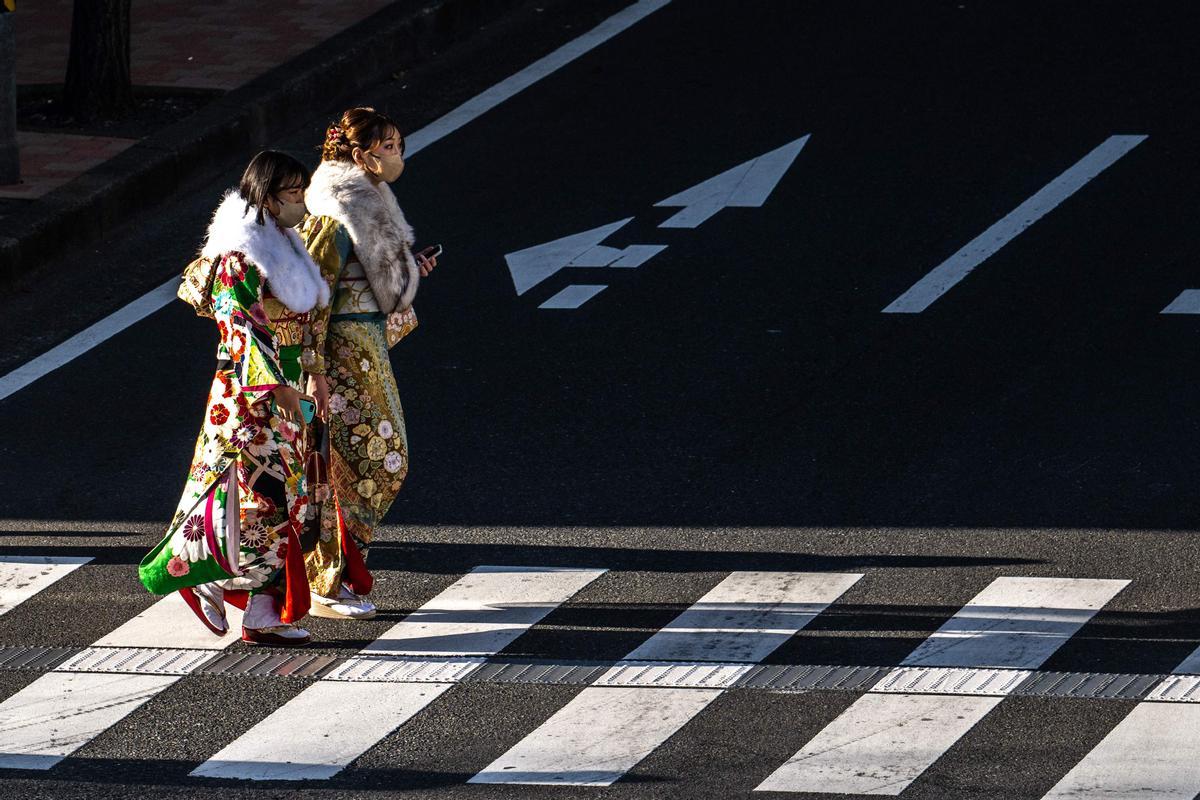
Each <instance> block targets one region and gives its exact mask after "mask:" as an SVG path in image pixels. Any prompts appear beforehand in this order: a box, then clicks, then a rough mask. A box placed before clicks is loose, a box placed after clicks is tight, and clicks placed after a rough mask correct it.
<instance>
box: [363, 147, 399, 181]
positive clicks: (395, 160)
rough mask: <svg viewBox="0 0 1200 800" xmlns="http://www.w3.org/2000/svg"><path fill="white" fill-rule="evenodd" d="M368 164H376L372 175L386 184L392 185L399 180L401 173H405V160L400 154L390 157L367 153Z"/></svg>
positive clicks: (390, 155)
mask: <svg viewBox="0 0 1200 800" xmlns="http://www.w3.org/2000/svg"><path fill="white" fill-rule="evenodd" d="M367 163H373V164H374V169H372V170H371V173H372V174H373V175H375V177H377V178H379V179H380V180H381V181H383V182H384V183H391V182H392V181H394V180H396V179H397V178H399V177H400V173H401V172H403V171H404V159H403V158H402V157H401V156H400V154H399V153H393V154H389V155H380V154H379V153H367Z"/></svg>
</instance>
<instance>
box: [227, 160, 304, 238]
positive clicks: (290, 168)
mask: <svg viewBox="0 0 1200 800" xmlns="http://www.w3.org/2000/svg"><path fill="white" fill-rule="evenodd" d="M311 180H312V173H311V172H309V171H308V167H306V166H304V165H303V164H301V163H300V162H299V161H297V160H296V159H294V158H292V157H291V156H289V155H288V154H287V153H281V152H279V151H278V150H263V151H262V152H261V153H259V154H258V155H256V156H255V157H254V158H252V159H250V163H249V164H247V165H246V171H245V172H243V173H242V180H241V181H240V182H239V183H238V194H239V195H241V198H242V199H243V200H245V201H246V211H249V210H250V209H251V208H256V209H258V212H257V214H256V215H255V217H254V219H255V221H256V222H258V224H259V225H264V224H266V217H264V216H263V209H264V208H265V207H266V205H267V198H269V197H270V196H271V195H273V194H278V193H279V192H280V191H281V190H283V189H291V188H294V187H295V185H296V183H297V182H299V185H300V188H302V189H307V188H308V184H309V181H311Z"/></svg>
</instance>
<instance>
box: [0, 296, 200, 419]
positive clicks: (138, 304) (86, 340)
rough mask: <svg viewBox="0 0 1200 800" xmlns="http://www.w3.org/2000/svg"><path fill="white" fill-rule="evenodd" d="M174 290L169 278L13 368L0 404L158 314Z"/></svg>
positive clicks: (0, 389)
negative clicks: (141, 321) (99, 345)
mask: <svg viewBox="0 0 1200 800" xmlns="http://www.w3.org/2000/svg"><path fill="white" fill-rule="evenodd" d="M178 288H179V279H178V278H172V279H171V280H169V281H167V282H166V283H164V284H163V285H162V286H159V287H158V288H157V289H154V290H153V291H150V292H147V293H146V294H144V295H142V296H141V297H139V298H138V299H137V300H134V301H133V302H132V303H130V304H129V305H127V306H125V307H123V308H121V309H119V310H117V311H114V312H113V313H111V314H109V315H108V316H107V317H105V318H104V319H102V320H100V321H99V322H97V323H96V324H95V325H92V326H90V327H87V328H84V329H83V330H82V331H80V332H79V333H77V334H75V335H74V336H72V337H71V338H70V339H67V340H66V341H65V342H63V343H62V344H60V345H57V346H56V347H53V348H51V349H50V350H48V351H46V352H45V353H42V354H41V355H40V356H38V357H37V358H35V359H33V360H32V361H30V362H28V363H26V364H24V365H22V366H20V367H17V368H16V369H14V370H13V371H12V372H10V373H8V374H7V375H5V376H4V377H3V378H0V400H3V399H4V398H6V397H8V396H9V395H11V394H13V393H14V392H19V391H20V390H21V389H24V388H25V387H26V386H28V385H29V384H31V383H33V382H34V381H36V380H37V379H38V378H40V377H42V376H43V375H45V374H47V373H50V372H53V371H54V370H56V369H58V368H59V367H61V366H62V365H63V364H66V363H68V362H70V361H73V360H74V359H75V358H76V357H78V356H81V355H83V354H84V353H86V352H87V351H88V350H91V349H92V348H93V347H95V346H96V345H98V344H100V343H101V342H103V341H105V340H106V339H109V338H111V337H113V336H116V335H117V334H118V333H120V332H121V331H123V330H125V329H126V328H128V327H129V326H130V325H133V324H134V323H135V322H138V321H140V320H142V319H144V318H145V317H148V316H150V315H151V314H153V313H154V312H155V311H158V310H159V309H160V308H162V307H163V306H165V305H166V304H167V303H169V302H171V300H173V299H174V298H175V290H176V289H178Z"/></svg>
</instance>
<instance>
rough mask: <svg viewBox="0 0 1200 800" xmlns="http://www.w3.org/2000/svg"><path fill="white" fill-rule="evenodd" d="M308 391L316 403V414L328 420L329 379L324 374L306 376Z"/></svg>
mask: <svg viewBox="0 0 1200 800" xmlns="http://www.w3.org/2000/svg"><path fill="white" fill-rule="evenodd" d="M308 393H309V394H310V395H312V398H313V402H315V403H316V405H317V416H318V417H320V418H321V419H322V420H324V421H325V422H328V421H329V381H327V380H325V376H324V375H309V376H308Z"/></svg>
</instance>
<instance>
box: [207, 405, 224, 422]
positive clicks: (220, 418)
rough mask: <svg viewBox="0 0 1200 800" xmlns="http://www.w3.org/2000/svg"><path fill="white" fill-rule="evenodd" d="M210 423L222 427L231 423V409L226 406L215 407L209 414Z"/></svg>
mask: <svg viewBox="0 0 1200 800" xmlns="http://www.w3.org/2000/svg"><path fill="white" fill-rule="evenodd" d="M208 421H209V422H211V423H212V424H213V425H216V426H217V427H220V426H222V425H224V424H225V423H226V422H228V421H229V409H228V408H227V407H226V406H224V405H215V406H213V407H212V408H211V409H209V412H208Z"/></svg>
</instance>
